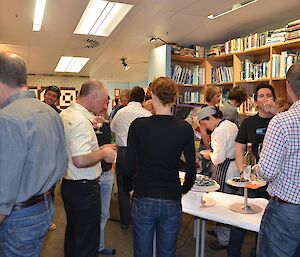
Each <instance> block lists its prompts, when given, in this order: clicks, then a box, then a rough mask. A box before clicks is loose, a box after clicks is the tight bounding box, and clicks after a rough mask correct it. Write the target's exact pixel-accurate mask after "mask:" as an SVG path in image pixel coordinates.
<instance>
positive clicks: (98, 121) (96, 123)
mask: <svg viewBox="0 0 300 257" xmlns="http://www.w3.org/2000/svg"><path fill="white" fill-rule="evenodd" d="M108 122H109V120H106V119H105V118H104V117H102V116H101V115H99V116H94V118H93V122H92V124H93V128H99V127H102V126H103V123H108Z"/></svg>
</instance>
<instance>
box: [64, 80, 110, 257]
mask: <svg viewBox="0 0 300 257" xmlns="http://www.w3.org/2000/svg"><path fill="white" fill-rule="evenodd" d="M107 101H108V91H107V88H106V87H105V86H104V84H103V83H102V82H100V81H97V80H89V81H87V82H85V83H84V84H83V85H82V87H81V89H80V92H79V96H78V98H77V99H76V102H73V103H72V104H71V105H70V106H69V107H68V108H67V109H65V110H64V111H62V113H61V114H60V115H61V117H62V119H63V122H64V126H65V133H66V141H67V151H68V156H69V165H68V169H67V173H66V176H65V177H64V179H63V181H62V188H61V192H62V198H63V201H64V207H65V210H66V214H67V227H66V234H65V256H66V257H83V256H84V257H96V256H97V254H98V244H99V234H100V215H99V213H100V192H99V184H98V178H99V176H100V174H101V166H100V165H99V162H100V161H102V160H105V161H106V162H108V163H111V162H113V160H114V159H115V147H114V145H104V146H102V147H100V148H99V147H98V142H97V138H96V135H95V132H94V129H93V125H92V123H93V119H94V115H98V114H100V113H101V112H102V111H103V109H105V108H107Z"/></svg>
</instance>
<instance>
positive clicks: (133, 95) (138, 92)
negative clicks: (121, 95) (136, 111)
mask: <svg viewBox="0 0 300 257" xmlns="http://www.w3.org/2000/svg"><path fill="white" fill-rule="evenodd" d="M144 100H145V91H144V89H143V88H141V87H139V86H136V87H133V88H132V89H131V92H130V96H129V102H133V101H134V102H139V103H143V102H144Z"/></svg>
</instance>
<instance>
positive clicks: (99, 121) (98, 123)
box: [93, 115, 103, 134]
mask: <svg viewBox="0 0 300 257" xmlns="http://www.w3.org/2000/svg"><path fill="white" fill-rule="evenodd" d="M93 124H94V126H95V127H96V128H97V129H96V130H95V133H96V134H103V132H102V131H101V130H100V128H101V127H102V126H103V117H102V116H101V115H99V116H95V117H94V120H93Z"/></svg>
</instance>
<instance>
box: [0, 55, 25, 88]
mask: <svg viewBox="0 0 300 257" xmlns="http://www.w3.org/2000/svg"><path fill="white" fill-rule="evenodd" d="M0 81H1V82H2V83H3V84H5V85H7V86H9V87H12V88H18V87H23V86H25V85H26V84H27V68H26V63H25V61H24V60H23V59H22V58H21V57H20V56H18V55H16V54H13V53H6V52H0Z"/></svg>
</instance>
